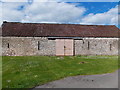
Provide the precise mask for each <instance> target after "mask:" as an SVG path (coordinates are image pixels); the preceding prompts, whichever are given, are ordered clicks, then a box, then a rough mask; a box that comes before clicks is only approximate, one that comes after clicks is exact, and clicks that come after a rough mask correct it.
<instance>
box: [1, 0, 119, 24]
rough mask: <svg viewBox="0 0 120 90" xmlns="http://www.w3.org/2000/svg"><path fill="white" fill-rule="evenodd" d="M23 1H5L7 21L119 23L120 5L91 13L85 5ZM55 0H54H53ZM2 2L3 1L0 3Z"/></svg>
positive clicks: (4, 11)
mask: <svg viewBox="0 0 120 90" xmlns="http://www.w3.org/2000/svg"><path fill="white" fill-rule="evenodd" d="M48 1H49V0H44V2H37V0H35V2H32V3H28V2H26V3H23V2H16V3H15V2H11V3H10V2H9V3H8V2H5V3H3V5H2V6H1V7H0V8H2V9H0V11H2V12H3V13H2V16H3V17H2V18H3V20H6V21H11V22H13V21H16V22H29V23H80V24H115V25H117V24H118V23H117V22H118V6H116V7H115V8H112V9H110V10H109V11H107V12H104V13H97V14H94V13H90V14H88V15H86V16H84V14H85V12H87V8H85V7H81V6H80V7H76V6H75V5H74V4H68V3H64V2H56V1H55V0H54V1H55V2H48ZM52 1H53V0H52ZM0 4H1V3H0Z"/></svg>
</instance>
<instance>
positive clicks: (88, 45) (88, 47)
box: [88, 41, 90, 50]
mask: <svg viewBox="0 0 120 90" xmlns="http://www.w3.org/2000/svg"><path fill="white" fill-rule="evenodd" d="M89 49H90V42H89V41H88V50H89Z"/></svg>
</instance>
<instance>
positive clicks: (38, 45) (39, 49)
mask: <svg viewBox="0 0 120 90" xmlns="http://www.w3.org/2000/svg"><path fill="white" fill-rule="evenodd" d="M38 50H40V42H39V41H38Z"/></svg>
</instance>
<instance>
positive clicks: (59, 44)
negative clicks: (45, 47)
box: [56, 39, 64, 56]
mask: <svg viewBox="0 0 120 90" xmlns="http://www.w3.org/2000/svg"><path fill="white" fill-rule="evenodd" d="M56 55H57V56H64V39H56Z"/></svg>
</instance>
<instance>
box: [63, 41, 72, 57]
mask: <svg viewBox="0 0 120 90" xmlns="http://www.w3.org/2000/svg"><path fill="white" fill-rule="evenodd" d="M64 55H65V56H73V40H72V39H65V40H64Z"/></svg>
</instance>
